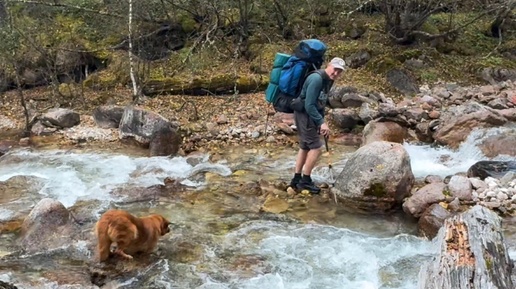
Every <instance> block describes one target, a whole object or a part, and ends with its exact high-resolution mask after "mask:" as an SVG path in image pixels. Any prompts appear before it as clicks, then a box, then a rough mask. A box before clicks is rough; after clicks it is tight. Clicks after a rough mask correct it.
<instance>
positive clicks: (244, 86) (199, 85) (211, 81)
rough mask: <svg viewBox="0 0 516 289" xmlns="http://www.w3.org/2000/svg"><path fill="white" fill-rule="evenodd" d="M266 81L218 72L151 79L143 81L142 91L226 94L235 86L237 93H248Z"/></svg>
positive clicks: (152, 92)
mask: <svg viewBox="0 0 516 289" xmlns="http://www.w3.org/2000/svg"><path fill="white" fill-rule="evenodd" d="M266 86H267V81H266V80H264V79H263V78H262V77H260V76H258V75H239V76H238V77H237V78H235V76H234V75H233V74H230V73H227V74H220V75H216V76H213V77H196V78H194V79H192V80H191V81H185V80H183V79H180V78H162V79H152V80H149V81H147V82H146V83H145V85H144V87H143V93H144V94H146V95H156V94H192V95H206V94H228V93H234V92H235V91H234V90H235V88H236V90H237V91H238V92H239V93H248V92H255V91H260V90H264V89H265V87H266Z"/></svg>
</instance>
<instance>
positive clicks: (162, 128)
mask: <svg viewBox="0 0 516 289" xmlns="http://www.w3.org/2000/svg"><path fill="white" fill-rule="evenodd" d="M119 130H120V138H121V139H127V138H130V139H134V140H136V141H137V142H138V143H139V144H141V145H142V146H144V147H150V148H151V155H173V154H176V153H177V152H178V150H179V147H180V143H181V138H180V137H179V135H178V133H177V125H176V124H175V123H172V122H170V121H168V120H167V119H166V118H164V117H162V116H161V115H159V114H157V113H154V112H151V111H147V110H144V109H138V108H135V107H132V106H128V107H126V108H125V110H124V114H123V115H122V119H121V121H120V126H119Z"/></svg>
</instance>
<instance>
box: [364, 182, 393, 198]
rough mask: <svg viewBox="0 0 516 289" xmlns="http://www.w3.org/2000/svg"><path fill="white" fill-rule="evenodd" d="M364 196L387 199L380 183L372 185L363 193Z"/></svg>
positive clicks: (383, 187)
mask: <svg viewBox="0 0 516 289" xmlns="http://www.w3.org/2000/svg"><path fill="white" fill-rule="evenodd" d="M364 196H373V197H377V198H383V197H387V191H386V190H385V186H384V185H383V184H382V183H372V184H371V185H370V186H369V188H367V189H366V190H365V191H364Z"/></svg>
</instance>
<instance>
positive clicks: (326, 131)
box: [319, 123, 330, 137]
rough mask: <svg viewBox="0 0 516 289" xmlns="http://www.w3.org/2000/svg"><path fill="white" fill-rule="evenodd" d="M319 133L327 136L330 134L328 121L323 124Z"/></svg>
mask: <svg viewBox="0 0 516 289" xmlns="http://www.w3.org/2000/svg"><path fill="white" fill-rule="evenodd" d="M319 133H320V134H322V135H323V136H325V137H329V136H330V128H329V127H328V125H327V124H326V123H323V124H321V129H320V130H319Z"/></svg>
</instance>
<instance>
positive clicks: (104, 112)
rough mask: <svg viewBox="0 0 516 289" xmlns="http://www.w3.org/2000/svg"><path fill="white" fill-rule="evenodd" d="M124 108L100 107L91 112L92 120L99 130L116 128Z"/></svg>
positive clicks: (113, 106) (115, 106)
mask: <svg viewBox="0 0 516 289" xmlns="http://www.w3.org/2000/svg"><path fill="white" fill-rule="evenodd" d="M123 115H124V108H123V107H121V106H117V105H101V106H99V107H97V108H95V109H94V110H93V119H94V120H95V123H96V124H97V126H99V127H101V128H118V126H119V125H120V120H122V116H123Z"/></svg>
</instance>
